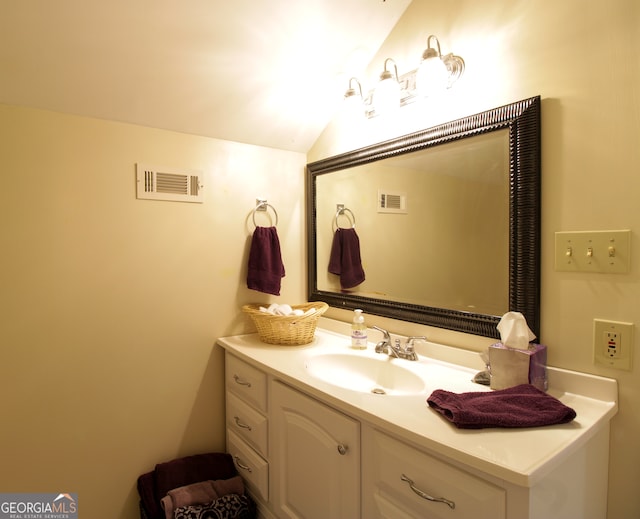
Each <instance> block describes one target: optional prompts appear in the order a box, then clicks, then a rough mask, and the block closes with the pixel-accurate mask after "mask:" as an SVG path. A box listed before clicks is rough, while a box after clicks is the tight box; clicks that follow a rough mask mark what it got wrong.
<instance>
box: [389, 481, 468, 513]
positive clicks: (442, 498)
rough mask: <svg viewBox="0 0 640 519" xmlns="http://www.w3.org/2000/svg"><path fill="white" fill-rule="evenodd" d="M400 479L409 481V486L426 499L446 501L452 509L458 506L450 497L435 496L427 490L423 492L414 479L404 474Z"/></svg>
mask: <svg viewBox="0 0 640 519" xmlns="http://www.w3.org/2000/svg"><path fill="white" fill-rule="evenodd" d="M400 479H401V480H402V481H406V482H407V483H409V486H410V487H411V490H413V491H414V492H415V493H416V494H418V495H419V496H420V497H421V498H423V499H426V500H428V501H433V502H435V503H444V504H445V505H448V506H449V508H451V510H455V508H456V504H455V503H454V502H453V501H449V500H448V499H445V498H444V497H433V496H430V495H429V494H427V493H426V492H423V491H422V490H420V489H419V488H417V487H416V486H415V485H414V484H413V480H411V479H409V478H408V477H407V476H405V475H404V474H402V476H401V477H400Z"/></svg>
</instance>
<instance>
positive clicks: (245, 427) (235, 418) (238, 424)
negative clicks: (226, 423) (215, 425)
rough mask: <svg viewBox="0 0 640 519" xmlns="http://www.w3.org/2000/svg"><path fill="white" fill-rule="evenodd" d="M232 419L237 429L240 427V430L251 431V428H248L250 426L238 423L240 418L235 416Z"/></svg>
mask: <svg viewBox="0 0 640 519" xmlns="http://www.w3.org/2000/svg"><path fill="white" fill-rule="evenodd" d="M233 419H234V421H235V422H236V425H237V426H238V427H241V428H243V429H248V430H251V426H250V425H247V424H246V423H242V422H241V421H240V418H238V417H237V416H234V417H233Z"/></svg>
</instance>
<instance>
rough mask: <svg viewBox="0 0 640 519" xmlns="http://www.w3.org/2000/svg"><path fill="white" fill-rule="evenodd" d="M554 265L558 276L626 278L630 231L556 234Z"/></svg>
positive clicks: (628, 262)
mask: <svg viewBox="0 0 640 519" xmlns="http://www.w3.org/2000/svg"><path fill="white" fill-rule="evenodd" d="M555 238H556V250H555V265H556V270H558V271H562V272H603V273H609V274H626V273H628V272H629V265H630V264H631V258H630V252H631V231H630V230H622V231H577V232H556V235H555Z"/></svg>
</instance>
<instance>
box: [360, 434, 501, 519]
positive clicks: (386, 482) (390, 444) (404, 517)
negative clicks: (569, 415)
mask: <svg viewBox="0 0 640 519" xmlns="http://www.w3.org/2000/svg"><path fill="white" fill-rule="evenodd" d="M403 474H404V475H405V476H406V477H407V478H409V479H411V480H412V482H413V487H414V488H415V490H413V489H412V488H411V485H410V484H409V482H407V481H403V479H402V476H403ZM362 479H363V482H362V483H363V484H362V497H363V499H362V501H363V505H362V506H363V514H362V517H366V518H367V519H376V518H379V519H444V518H448V519H451V518H459V519H469V518H473V519H505V517H506V494H507V493H506V490H505V489H503V488H500V487H497V486H495V485H493V484H491V483H489V482H487V481H484V480H482V479H480V478H477V477H475V476H472V475H471V474H469V473H467V472H465V471H462V470H459V469H457V468H455V467H453V466H451V465H449V464H448V463H445V462H443V461H440V460H439V459H436V458H434V457H433V456H430V455H429V454H426V453H424V452H422V451H420V450H418V449H415V448H414V447H412V446H409V445H407V444H405V443H403V442H401V441H399V440H397V439H395V438H392V437H390V436H388V435H386V434H384V433H381V432H380V431H377V430H375V429H373V428H371V427H364V428H363V437H362ZM420 492H423V493H424V494H426V495H428V496H430V497H433V498H436V499H440V498H444V499H445V500H446V502H445V501H430V500H428V499H427V498H426V497H425V496H421V495H419V493H420ZM447 502H448V503H447Z"/></svg>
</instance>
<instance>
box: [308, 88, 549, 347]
mask: <svg viewBox="0 0 640 519" xmlns="http://www.w3.org/2000/svg"><path fill="white" fill-rule="evenodd" d="M539 169H540V142H539V98H538V97H535V98H530V99H525V100H523V101H519V102H517V103H513V104H511V105H506V106H504V107H500V108H497V109H494V110H489V111H486V112H483V113H481V114H476V115H474V116H470V117H467V118H463V119H459V120H456V121H452V122H450V123H446V124H444V125H441V126H438V127H434V128H430V129H427V130H424V131H422V132H416V133H415V134H411V135H407V136H404V137H400V138H398V139H393V140H391V141H385V142H383V143H380V144H377V145H373V146H370V147H368V148H363V149H360V150H356V151H354V152H350V153H346V154H343V155H339V156H336V157H331V158H329V159H324V160H322V161H318V162H315V163H312V164H309V165H308V174H309V179H308V218H309V242H308V253H309V299H310V300H321V301H325V302H327V303H329V304H330V305H331V306H338V307H341V308H348V309H353V308H363V309H364V310H365V311H368V312H369V313H373V314H378V315H384V316H387V317H394V318H400V319H404V320H409V321H414V322H419V323H424V324H431V325H434V326H439V327H443V328H449V329H453V330H457V331H464V332H470V333H475V334H479V335H485V336H490V337H499V335H498V332H497V329H496V325H497V323H498V321H499V317H500V316H502V315H503V314H504V313H506V312H508V311H521V312H522V313H523V314H524V315H525V318H526V319H527V322H528V323H529V325H530V327H531V329H532V330H533V331H534V333H536V335H538V334H539V232H540V229H539V191H540V186H539V173H540V172H539ZM382 200H384V204H383V203H382V202H381V201H382ZM342 206H343V207H344V208H345V211H344V212H343V213H340V212H339V208H340V207H342ZM354 222H355V228H354V231H355V233H357V236H358V238H359V251H360V254H361V264H362V268H363V270H364V272H365V280H364V281H363V282H362V283H359V284H358V285H356V286H352V287H350V288H348V289H345V288H343V287H341V283H340V276H338V275H336V274H332V273H330V272H329V268H328V265H329V260H330V256H331V251H332V243H333V238H334V234H335V233H336V230H337V228H338V227H340V228H351V227H354ZM351 232H353V231H351Z"/></svg>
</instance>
